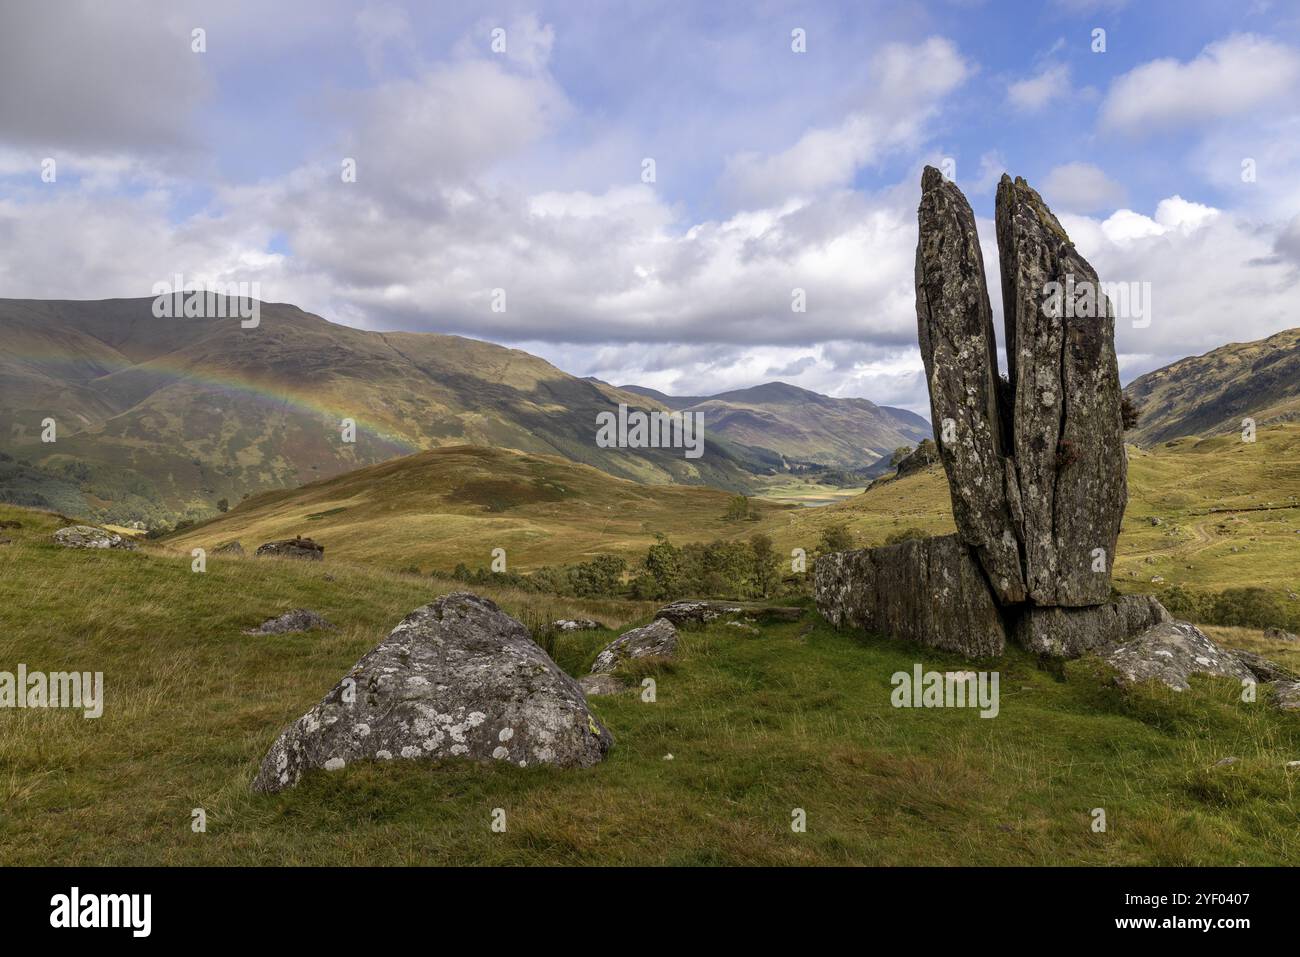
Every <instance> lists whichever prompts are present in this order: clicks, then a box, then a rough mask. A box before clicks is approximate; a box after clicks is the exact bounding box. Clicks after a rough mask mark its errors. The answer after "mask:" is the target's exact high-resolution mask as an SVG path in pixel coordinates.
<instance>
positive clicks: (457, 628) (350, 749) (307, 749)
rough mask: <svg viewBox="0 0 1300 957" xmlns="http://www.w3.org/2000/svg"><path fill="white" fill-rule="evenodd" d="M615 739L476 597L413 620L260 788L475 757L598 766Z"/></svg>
mask: <svg viewBox="0 0 1300 957" xmlns="http://www.w3.org/2000/svg"><path fill="white" fill-rule="evenodd" d="M613 741H614V739H613V736H612V735H611V734H610V733H609V731H608V730H607V729H606V728H605V727H604V726H603V725H601V723H600V722H599V721H597V720H596V719H595V717H594V716H593V715H592V714H591V712H590V711H589V710H588V709H587V701H586V698H585V697H584V695H583V693H582V690H581V689H580V688H579V687H578V684H577V682H575V681H574V680H573V679H572V678H570V677H569V676H568V675H566V674H565V673H564V672H563V671H561V670H560V668H559V666H558V665H556V664H555V662H554V661H552V660H551V659H550V657H549V656H547V654H546V652H544V651H543V650H542V649H541V648H540V647H538V646H537V644H536V643H535V642H534V641H533V640H532V638H531V637H530V636H529V634H528V629H527V628H525V627H524V626H523V625H522V624H520V623H519V622H518V621H516V620H515V619H513V618H511V617H510V616H509V615H506V614H505V613H504V612H502V611H501V610H500V609H499V608H497V606H496V605H495V604H493V603H492V602H491V601H488V600H487V599H485V598H480V597H478V596H477V595H472V594H470V593H468V592H457V593H455V594H451V595H446V596H444V597H442V598H439V599H438V600H437V601H435V602H433V603H431V604H428V605H425V606H423V607H422V608H417V609H416V610H415V611H413V612H411V614H409V615H407V616H406V618H405V619H403V620H402V622H401V623H400V624H398V626H397V627H396V628H394V629H393V631H392V633H391V634H390V635H389V636H388V637H387V638H386V639H384V640H383V641H382V642H380V643H379V644H378V645H377V646H375V648H373V649H372V650H371V651H369V652H368V653H367V654H366V655H365V656H364V657H363V658H362V659H361V660H360V661H358V662H357V663H356V665H355V666H354V667H353V668H352V670H351V671H349V672H348V674H347V676H346V677H345V678H344V679H343V680H342V681H340V682H339V683H338V684H337V685H336V686H335V687H334V688H333V689H332V690H331V691H330V692H329V693H328V694H327V695H325V697H324V698H323V699H322V700H321V701H320V703H319V704H317V705H316V706H315V707H313V708H312V709H311V710H310V711H308V712H307V713H306V714H305V715H303V716H302V717H301V718H299V719H298V720H297V721H295V722H294V723H293V724H292V725H291V726H290V727H289V728H287V729H286V730H285V731H284V732H283V733H282V734H281V735H280V737H279V739H278V740H277V741H276V742H275V744H274V745H272V747H271V750H270V751H269V752H267V755H266V757H265V758H264V759H263V761H262V765H261V769H260V770H259V771H258V773H257V777H256V778H255V779H254V781H253V790H255V791H261V792H270V791H279V790H281V789H283V788H287V787H292V786H294V785H295V784H297V783H298V780H299V779H300V777H301V776H302V774H303V772H304V771H306V770H308V769H310V768H324V769H326V770H335V769H338V768H342V767H345V766H347V765H348V764H351V763H353V762H355V761H375V760H379V761H384V760H400V759H417V758H427V759H433V758H456V757H461V758H470V759H478V760H496V761H505V762H508V763H510V764H514V765H518V766H520V767H524V766H528V765H534V764H553V765H556V766H558V767H564V768H568V767H582V768H585V767H590V766H592V765H594V764H596V763H597V762H599V761H601V760H602V759H603V758H604V757H605V755H606V754H607V753H608V751H609V749H610V747H611V745H612V744H613Z"/></svg>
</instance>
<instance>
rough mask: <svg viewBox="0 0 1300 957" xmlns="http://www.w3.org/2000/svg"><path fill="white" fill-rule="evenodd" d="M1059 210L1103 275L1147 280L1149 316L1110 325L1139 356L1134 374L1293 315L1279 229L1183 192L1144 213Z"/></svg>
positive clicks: (1297, 278)
mask: <svg viewBox="0 0 1300 957" xmlns="http://www.w3.org/2000/svg"><path fill="white" fill-rule="evenodd" d="M1060 218H1061V224H1062V225H1063V226H1064V227H1065V229H1066V231H1067V232H1069V234H1070V238H1071V239H1073V240H1074V242H1075V245H1076V247H1077V248H1078V249H1079V251H1080V252H1081V253H1082V254H1083V255H1084V256H1086V257H1087V258H1088V260H1089V262H1091V263H1092V265H1093V266H1094V267H1095V268H1096V270H1097V273H1098V275H1099V276H1100V277H1101V279H1102V281H1103V282H1126V283H1150V293H1151V313H1150V324H1149V325H1146V326H1143V325H1141V324H1140V322H1139V323H1137V324H1135V323H1134V322H1132V321H1131V320H1129V319H1125V318H1123V317H1121V319H1120V320H1119V321H1117V322H1116V327H1115V335H1116V342H1117V346H1118V348H1119V350H1120V352H1121V353H1125V354H1127V355H1128V356H1129V357H1130V359H1132V358H1133V357H1145V358H1141V361H1136V362H1135V361H1130V362H1129V363H1128V364H1129V368H1130V369H1131V370H1132V371H1133V373H1134V374H1136V373H1138V372H1143V371H1147V370H1148V369H1150V368H1155V367H1156V366H1158V365H1161V364H1163V363H1164V362H1166V361H1170V360H1172V359H1175V358H1179V357H1181V356H1185V355H1189V354H1197V353H1201V352H1206V351H1209V350H1210V349H1213V348H1215V347H1217V346H1220V345H1222V344H1223V343H1224V342H1225V341H1238V342H1244V341H1249V340H1252V339H1261V338H1264V337H1265V336H1268V335H1271V334H1272V333H1274V332H1277V331H1278V330H1280V329H1285V328H1288V327H1289V326H1292V325H1294V324H1295V322H1294V317H1295V307H1294V302H1295V299H1296V296H1297V294H1298V293H1300V275H1298V274H1297V271H1296V270H1295V269H1294V268H1293V267H1292V266H1290V265H1289V264H1287V263H1285V262H1282V261H1280V260H1279V257H1278V256H1277V255H1276V250H1275V243H1276V241H1277V236H1278V234H1277V232H1276V230H1267V229H1261V228H1260V227H1259V225H1258V224H1256V223H1253V222H1251V221H1249V220H1245V219H1242V218H1241V217H1239V216H1237V215H1235V214H1233V213H1230V212H1227V211H1223V210H1218V209H1214V208H1212V207H1210V206H1206V205H1204V204H1201V203H1195V202H1190V201H1188V200H1186V199H1183V198H1182V197H1179V196H1171V197H1169V198H1167V199H1164V200H1162V201H1161V202H1160V203H1159V204H1158V205H1157V206H1156V209H1155V211H1154V213H1153V215H1150V216H1148V215H1145V214H1143V213H1140V212H1137V211H1134V210H1128V209H1125V210H1119V211H1117V212H1115V213H1114V214H1112V215H1111V216H1109V217H1107V218H1106V219H1104V220H1098V219H1095V218H1090V217H1084V216H1073V215H1069V214H1063V215H1062V216H1061V217H1060Z"/></svg>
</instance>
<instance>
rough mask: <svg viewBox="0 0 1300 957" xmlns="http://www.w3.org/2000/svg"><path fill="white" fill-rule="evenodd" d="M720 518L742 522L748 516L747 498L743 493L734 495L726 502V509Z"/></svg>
mask: <svg viewBox="0 0 1300 957" xmlns="http://www.w3.org/2000/svg"><path fill="white" fill-rule="evenodd" d="M722 518H723V521H727V522H743V521H744V520H745V519H747V518H749V498H748V497H747V496H745V495H736V496H734V497H733V498H732V499H731V501H730V502H729V503H728V504H727V511H726V512H725V513H724V514H723V516H722Z"/></svg>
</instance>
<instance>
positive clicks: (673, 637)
mask: <svg viewBox="0 0 1300 957" xmlns="http://www.w3.org/2000/svg"><path fill="white" fill-rule="evenodd" d="M676 654H677V628H676V626H675V625H673V623H672V622H671V621H669V620H668V619H667V618H656V619H655V620H654V621H652V622H650V624H648V625H646V626H644V627H642V628H633V629H632V630H631V631H625V632H624V633H623V634H621V635H619V636H618V637H617V638H615V639H614V640H613V641H611V642H610V643H609V644H608V645H606V646H605V647H604V648H603V649H602V650H601V652H600V654H598V655H597V656H596V660H595V661H593V662H592V664H591V671H592V673H593V674H597V673H603V674H609V673H610V672H612V671H614V670H616V669H617V668H618V666H619V665H621V664H622V663H623V662H625V661H628V660H630V659H633V658H672V657H675V656H676Z"/></svg>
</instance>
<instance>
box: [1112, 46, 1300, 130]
mask: <svg viewBox="0 0 1300 957" xmlns="http://www.w3.org/2000/svg"><path fill="white" fill-rule="evenodd" d="M1297 85H1300V54H1297V52H1296V51H1295V50H1294V49H1293V48H1291V47H1288V46H1284V45H1283V44H1280V43H1278V42H1276V41H1274V40H1270V39H1268V38H1265V37H1259V36H1254V35H1251V34H1238V35H1234V36H1230V37H1228V38H1227V39H1224V40H1220V41H1218V42H1216V43H1211V44H1209V45H1208V46H1207V47H1205V49H1204V50H1202V51H1201V52H1200V54H1198V55H1197V56H1196V58H1195V59H1192V60H1189V61H1188V62H1186V63H1181V62H1179V61H1178V60H1175V59H1172V58H1164V59H1160V60H1152V61H1151V62H1149V63H1144V64H1142V65H1141V66H1139V67H1136V68H1134V69H1132V70H1130V71H1129V72H1128V73H1125V74H1124V75H1123V76H1121V77H1119V78H1118V79H1116V80H1115V81H1114V82H1113V83H1112V84H1111V86H1110V90H1109V91H1108V92H1107V94H1106V99H1105V101H1104V102H1103V103H1102V105H1101V125H1102V127H1103V128H1106V129H1110V130H1118V131H1121V132H1126V133H1147V132H1152V131H1157V130H1163V129H1170V128H1174V127H1179V126H1191V125H1195V124H1198V123H1203V122H1206V121H1211V120H1219V119H1223V118H1225V117H1231V116H1234V115H1237V114H1240V113H1243V112H1246V111H1249V110H1252V109H1255V108H1256V107H1259V106H1261V105H1263V104H1265V103H1268V102H1270V101H1272V100H1275V99H1279V98H1282V97H1285V96H1288V95H1290V96H1292V97H1294V95H1295V91H1296V88H1297Z"/></svg>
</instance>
